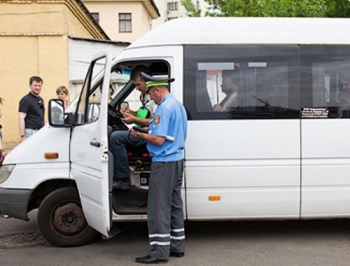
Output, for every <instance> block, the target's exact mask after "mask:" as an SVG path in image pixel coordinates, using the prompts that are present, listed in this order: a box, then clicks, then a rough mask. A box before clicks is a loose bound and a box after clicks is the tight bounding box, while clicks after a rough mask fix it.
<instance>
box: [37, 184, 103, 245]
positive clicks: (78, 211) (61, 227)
mask: <svg viewBox="0 0 350 266" xmlns="http://www.w3.org/2000/svg"><path fill="white" fill-rule="evenodd" d="M37 220H38V226H39V230H40V232H41V234H42V235H43V237H44V238H45V239H46V240H47V241H48V242H50V243H51V244H53V245H55V246H57V247H74V246H82V245H86V244H88V243H90V242H91V241H92V240H93V239H94V238H95V237H96V235H97V232H96V231H95V230H94V229H93V228H91V227H90V226H89V225H88V224H87V222H86V220H85V216H84V213H83V210H82V207H81V203H80V199H79V194H78V192H77V190H76V189H75V188H72V187H70V188H59V189H57V190H55V191H53V192H51V193H50V194H49V195H47V196H46V197H45V199H44V200H43V201H42V203H41V204H40V207H39V210H38V216H37Z"/></svg>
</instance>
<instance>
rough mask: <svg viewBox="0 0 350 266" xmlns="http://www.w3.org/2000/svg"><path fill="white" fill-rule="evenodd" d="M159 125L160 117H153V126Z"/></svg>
mask: <svg viewBox="0 0 350 266" xmlns="http://www.w3.org/2000/svg"><path fill="white" fill-rule="evenodd" d="M159 123H160V116H159V115H156V116H155V117H154V124H155V125H158V124H159Z"/></svg>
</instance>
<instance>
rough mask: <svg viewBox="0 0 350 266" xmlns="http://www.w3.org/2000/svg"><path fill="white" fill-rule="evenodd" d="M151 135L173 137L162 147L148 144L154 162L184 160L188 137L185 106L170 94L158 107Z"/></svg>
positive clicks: (153, 119)
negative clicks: (172, 139)
mask: <svg viewBox="0 0 350 266" xmlns="http://www.w3.org/2000/svg"><path fill="white" fill-rule="evenodd" d="M149 129H150V134H152V135H156V136H160V137H166V136H170V137H173V138H174V139H175V140H174V141H170V140H165V141H164V143H163V144H162V145H155V144H152V143H149V142H148V143H147V149H148V151H149V152H150V154H151V155H152V161H153V162H174V161H179V160H183V159H184V147H185V140H186V135H187V115H186V111H185V108H184V107H183V105H182V104H181V103H180V102H178V101H177V100H176V99H175V98H174V96H173V95H171V94H170V93H169V94H167V95H165V97H164V98H163V100H162V102H161V103H160V104H159V105H158V107H157V109H156V111H155V113H154V115H153V117H152V119H151V121H150V126H149Z"/></svg>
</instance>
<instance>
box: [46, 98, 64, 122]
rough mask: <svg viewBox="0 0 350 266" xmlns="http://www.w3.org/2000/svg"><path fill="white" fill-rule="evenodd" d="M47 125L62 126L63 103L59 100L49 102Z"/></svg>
mask: <svg viewBox="0 0 350 266" xmlns="http://www.w3.org/2000/svg"><path fill="white" fill-rule="evenodd" d="M49 125H50V126H53V127H59V126H64V103H63V101H62V100H60V99H52V100H50V101H49Z"/></svg>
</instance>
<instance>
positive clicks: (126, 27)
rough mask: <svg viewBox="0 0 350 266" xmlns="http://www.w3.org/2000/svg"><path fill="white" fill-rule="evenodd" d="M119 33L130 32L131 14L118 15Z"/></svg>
mask: <svg viewBox="0 0 350 266" xmlns="http://www.w3.org/2000/svg"><path fill="white" fill-rule="evenodd" d="M119 32H131V13H119Z"/></svg>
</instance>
